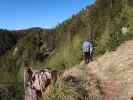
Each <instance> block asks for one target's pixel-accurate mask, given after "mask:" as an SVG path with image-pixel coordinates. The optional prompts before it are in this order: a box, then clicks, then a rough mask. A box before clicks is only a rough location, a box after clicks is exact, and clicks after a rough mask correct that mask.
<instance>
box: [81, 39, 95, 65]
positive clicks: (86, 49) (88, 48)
mask: <svg viewBox="0 0 133 100" xmlns="http://www.w3.org/2000/svg"><path fill="white" fill-rule="evenodd" d="M82 50H83V56H84V60H85V63H89V62H90V61H91V60H92V51H93V44H92V42H90V41H84V42H83V45H82Z"/></svg>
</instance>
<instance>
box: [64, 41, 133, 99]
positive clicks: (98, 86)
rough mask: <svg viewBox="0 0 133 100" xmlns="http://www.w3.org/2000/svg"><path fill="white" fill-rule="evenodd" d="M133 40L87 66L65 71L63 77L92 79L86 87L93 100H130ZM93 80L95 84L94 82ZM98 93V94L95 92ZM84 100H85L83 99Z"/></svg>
mask: <svg viewBox="0 0 133 100" xmlns="http://www.w3.org/2000/svg"><path fill="white" fill-rule="evenodd" d="M132 66H133V40H132V41H127V42H125V43H124V44H122V45H121V46H120V47H119V48H118V49H117V50H116V51H113V52H110V53H108V52H107V53H105V54H104V55H103V56H101V57H99V58H97V59H96V60H94V61H93V62H91V63H90V64H88V65H84V64H83V63H81V65H79V66H77V67H74V68H72V69H69V70H66V71H65V72H64V76H65V77H68V76H72V77H75V78H82V79H83V78H84V80H86V81H88V80H90V79H91V81H92V79H93V81H92V84H90V86H89V85H88V87H92V88H90V90H91V91H93V92H90V93H89V94H91V93H92V94H91V95H92V97H97V98H95V99H94V100H101V98H102V100H131V98H132V96H133V67H132ZM94 80H95V82H94ZM96 91H98V92H96ZM82 100H84V99H82ZM85 100H86V99H85ZM89 100H92V99H89Z"/></svg>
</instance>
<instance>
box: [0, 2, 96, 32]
mask: <svg viewBox="0 0 133 100" xmlns="http://www.w3.org/2000/svg"><path fill="white" fill-rule="evenodd" d="M94 2H95V0H0V28H3V29H11V30H12V29H25V28H30V27H42V28H53V27H55V26H56V25H57V24H58V23H61V22H62V21H64V20H66V19H67V18H69V17H70V16H72V15H73V14H76V13H77V12H79V11H80V10H81V9H82V8H84V7H86V6H87V5H90V4H93V3H94Z"/></svg>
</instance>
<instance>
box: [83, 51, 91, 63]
mask: <svg viewBox="0 0 133 100" xmlns="http://www.w3.org/2000/svg"><path fill="white" fill-rule="evenodd" d="M84 60H85V63H86V64H88V63H89V62H90V60H91V55H90V52H84Z"/></svg>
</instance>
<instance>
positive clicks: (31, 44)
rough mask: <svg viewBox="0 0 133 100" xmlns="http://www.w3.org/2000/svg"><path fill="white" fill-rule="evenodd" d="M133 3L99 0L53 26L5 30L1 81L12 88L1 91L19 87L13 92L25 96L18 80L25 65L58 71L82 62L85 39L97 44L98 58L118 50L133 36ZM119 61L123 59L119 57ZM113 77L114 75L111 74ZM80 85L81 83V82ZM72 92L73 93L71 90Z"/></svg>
mask: <svg viewBox="0 0 133 100" xmlns="http://www.w3.org/2000/svg"><path fill="white" fill-rule="evenodd" d="M132 5H133V2H132V0H104V1H103V0H96V2H95V4H93V5H90V6H87V7H86V8H84V9H82V10H81V11H80V12H79V13H77V14H76V15H73V16H72V17H70V18H68V19H67V20H66V21H64V22H62V23H60V24H59V25H57V26H56V27H55V28H53V29H42V28H30V29H26V30H18V31H7V30H6V31H5V32H6V33H4V34H3V33H2V34H0V38H1V39H0V52H1V53H0V55H1V54H2V55H1V56H0V71H1V73H0V80H1V82H3V83H4V82H6V83H11V87H4V90H2V91H5V94H8V93H9V94H10V92H9V91H11V90H12V88H13V89H14V88H15V87H17V88H15V89H14V91H13V93H14V95H15V96H18V95H19V96H20V97H21V99H22V98H23V97H22V92H23V91H22V90H23V86H22V85H21V86H20V85H19V83H20V84H22V83H23V69H24V67H25V65H26V64H28V65H29V66H31V67H33V68H40V67H43V68H44V67H45V66H47V67H50V68H52V69H56V70H65V69H68V68H71V67H72V66H75V65H77V64H79V63H80V62H81V61H82V51H81V44H82V42H83V41H84V40H86V39H90V40H92V41H93V42H94V44H95V45H96V49H95V51H94V56H95V57H96V58H97V57H99V56H101V55H103V54H104V53H106V52H110V51H115V50H116V48H117V47H118V46H119V45H120V44H122V43H123V42H124V41H127V40H131V39H133V23H132V22H133V17H132V16H133V6H132ZM1 32H3V31H1ZM6 34H7V35H6ZM3 45H4V46H3ZM107 55H108V54H107ZM109 55H110V54H109ZM111 55H112V54H111ZM100 59H101V58H100ZM103 59H105V58H103ZM110 60H111V59H110ZM118 61H119V62H118V63H121V62H123V60H120V59H119V60H118ZM107 62H108V61H107ZM125 63H126V62H125ZM95 64H96V63H94V65H95ZM107 64H108V63H107ZM105 65H106V63H105ZM76 67H77V66H76ZM87 68H88V67H87ZM96 68H97V67H96ZM107 68H108V67H107ZM112 68H113V67H110V70H112V71H113V72H114V71H115V68H114V69H112ZM81 69H82V68H81ZM107 70H108V69H107ZM123 70H124V69H123ZM105 72H106V71H105ZM7 73H8V74H7ZM102 73H104V71H103V72H102ZM79 74H80V73H79ZM108 74H112V73H111V72H110V73H108ZM115 74H116V75H117V74H118V73H117V72H116V73H115ZM115 74H114V73H113V75H115ZM104 75H105V76H106V74H104ZM118 76H120V75H118ZM110 78H111V77H110ZM113 78H115V76H112V79H113ZM116 78H117V79H118V78H124V77H122V76H120V77H116ZM124 79H125V78H124ZM81 80H82V79H81ZM59 82H60V81H59ZM87 82H88V81H87ZM92 82H93V81H92ZM95 82H96V81H95V80H94V83H95ZM12 83H14V84H12ZM59 84H60V83H59ZM72 84H73V83H72ZM84 84H90V83H86V82H84ZM16 85H17V86H16ZM68 85H70V84H68ZM74 85H75V84H74ZM78 85H79V86H81V84H80V82H79V84H78ZM85 86H86V85H85ZM64 88H66V87H64ZM79 88H80V87H78V88H77V87H75V88H74V89H76V90H77V89H79ZM76 90H75V91H76ZM69 91H70V93H71V92H73V91H71V89H70V90H69ZM96 91H97V89H96ZM83 92H86V90H83ZM2 93H3V92H2ZM57 93H58V92H57ZM5 94H2V95H5ZM68 94H69V93H68ZM98 94H99V92H98ZM10 95H11V96H10ZM10 95H9V97H8V98H10V97H12V98H13V99H15V96H12V94H10ZM57 95H58V94H57ZM79 95H80V93H79ZM86 95H88V94H86ZM0 96H1V93H0ZM19 96H18V97H19ZM2 97H5V96H2ZM2 97H1V98H2ZM16 98H17V97H16ZM60 100H61V99H60ZM81 100H82V99H81ZM83 100H85V99H83Z"/></svg>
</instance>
